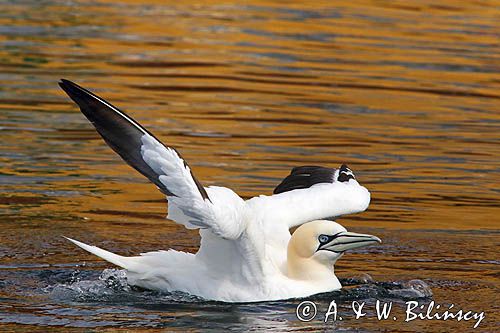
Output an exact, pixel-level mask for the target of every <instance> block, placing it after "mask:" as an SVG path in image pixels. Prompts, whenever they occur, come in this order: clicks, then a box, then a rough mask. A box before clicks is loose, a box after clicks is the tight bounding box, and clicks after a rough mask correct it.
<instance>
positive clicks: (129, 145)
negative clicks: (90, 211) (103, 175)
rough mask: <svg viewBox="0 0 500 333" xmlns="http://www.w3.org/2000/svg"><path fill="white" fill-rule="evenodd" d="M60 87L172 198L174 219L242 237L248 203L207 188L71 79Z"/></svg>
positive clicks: (176, 157) (170, 151)
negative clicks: (246, 204)
mask: <svg viewBox="0 0 500 333" xmlns="http://www.w3.org/2000/svg"><path fill="white" fill-rule="evenodd" d="M59 85H60V86H61V88H62V89H63V90H64V91H65V92H66V93H67V94H68V95H69V97H70V98H71V99H72V100H73V101H75V102H76V103H77V104H78V106H80V110H81V111H82V113H83V114H84V115H85V116H86V117H87V118H88V119H89V120H90V122H91V123H92V124H93V125H94V126H95V128H96V130H97V132H98V133H99V134H100V135H101V136H102V138H103V139H104V141H106V143H107V144H108V145H109V146H110V147H111V148H112V149H113V150H114V151H115V152H117V153H118V154H119V155H120V156H121V157H122V158H123V159H124V160H125V161H126V162H127V163H128V164H129V165H130V166H132V167H133V168H135V169H136V170H137V171H139V172H140V173H142V174H143V175H144V176H146V177H147V178H148V179H149V180H150V181H151V182H153V183H154V184H155V185H156V186H158V188H159V189H160V191H162V192H163V193H164V194H166V195H167V199H168V202H169V215H168V217H169V218H171V219H173V220H174V221H176V222H177V223H180V224H183V225H184V226H186V227H187V228H190V229H194V228H201V229H210V230H211V231H212V232H213V233H215V234H216V235H218V236H220V237H223V238H228V239H234V238H237V237H238V236H239V235H240V234H241V232H242V231H243V230H244V227H245V226H244V224H245V219H244V215H245V214H244V209H245V203H244V201H243V200H242V199H241V198H240V197H239V196H238V195H237V194H236V193H234V192H233V191H231V190H230V189H227V188H221V187H211V188H208V189H205V188H204V187H203V186H202V185H201V184H200V182H199V181H198V180H197V179H196V178H195V176H194V175H193V173H192V172H191V169H190V168H189V166H188V165H187V163H186V162H185V161H184V159H183V158H182V157H181V155H180V154H179V153H178V152H177V151H176V150H175V149H174V148H171V147H168V146H165V145H164V144H162V143H161V142H160V141H159V140H158V139H156V138H155V137H154V136H153V135H152V134H151V133H150V132H148V131H147V130H146V129H144V128H143V127H142V126H141V125H140V124H138V123H137V122H136V121H135V120H133V119H132V118H131V117H130V116H128V115H127V114H125V113H124V112H123V111H120V110H119V109H118V108H116V107H114V106H113V105H111V104H110V103H108V102H107V101H105V100H104V99H102V98H100V97H98V96H96V95H95V94H93V93H91V92H90V91H88V90H86V89H84V88H82V87H80V86H79V85H77V84H75V83H73V82H71V81H68V80H61V82H59ZM207 190H208V191H209V192H210V196H209V194H208V193H207Z"/></svg>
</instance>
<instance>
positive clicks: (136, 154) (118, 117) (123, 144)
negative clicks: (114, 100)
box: [59, 79, 210, 200]
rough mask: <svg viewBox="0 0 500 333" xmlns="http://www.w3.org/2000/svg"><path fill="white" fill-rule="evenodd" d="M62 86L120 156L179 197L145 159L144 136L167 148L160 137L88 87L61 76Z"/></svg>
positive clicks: (165, 191)
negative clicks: (143, 154) (142, 151)
mask: <svg viewBox="0 0 500 333" xmlns="http://www.w3.org/2000/svg"><path fill="white" fill-rule="evenodd" d="M59 86H60V87H61V88H62V89H63V90H64V91H65V92H66V93H67V94H68V96H69V97H70V98H71V99H72V100H73V101H74V102H75V103H76V104H78V106H79V107H80V110H81V112H82V113H83V114H84V115H85V117H87V119H88V120H89V121H90V122H91V123H92V124H93V125H94V127H95V128H96V130H97V132H98V133H99V134H100V135H101V136H102V138H103V139H104V141H105V142H106V143H107V144H108V145H109V146H110V147H111V148H112V149H113V150H114V151H115V152H116V153H118V155H120V156H121V157H122V158H123V160H124V161H125V162H127V163H128V164H129V165H130V166H132V167H133V168H134V169H136V170H137V171H139V172H140V173H142V174H143V175H144V176H146V177H147V178H148V179H149V180H150V181H151V182H153V183H154V184H155V185H156V186H157V187H158V188H159V189H160V191H161V192H163V193H164V194H166V195H168V196H175V193H173V192H172V191H171V190H169V189H168V188H167V186H166V185H165V184H163V183H162V182H161V181H160V178H159V177H160V176H161V174H158V173H157V172H155V170H153V169H152V168H151V166H149V165H148V164H147V163H146V162H145V161H144V159H143V156H142V154H141V147H142V145H143V142H142V140H141V139H142V137H143V136H144V135H149V136H151V137H152V138H153V139H154V140H156V141H157V142H158V143H160V144H161V145H163V146H164V147H165V145H164V144H163V143H161V141H160V140H158V139H157V138H155V137H154V135H153V134H151V133H150V132H149V131H148V130H146V129H145V128H144V127H142V126H141V125H140V124H139V123H137V122H136V121H135V120H134V119H132V118H131V117H130V116H128V115H127V114H126V113H125V112H123V111H121V110H119V109H118V108H116V107H115V106H113V105H112V104H110V103H108V102H107V101H105V100H104V99H102V98H101V97H99V96H97V95H95V94H93V93H92V92H90V91H88V90H87V89H85V88H83V87H80V86H79V85H77V84H76V83H73V82H71V81H69V80H65V79H61V81H60V82H59ZM170 149H173V150H174V151H175V152H176V153H177V155H178V156H179V158H180V159H182V160H183V162H184V165H185V166H187V163H186V161H185V160H184V159H183V158H182V156H181V155H180V154H179V152H178V151H177V150H175V149H174V148H170ZM189 170H190V174H191V177H192V179H193V181H194V183H195V184H196V187H197V188H198V191H199V192H200V194H201V196H202V198H203V199H208V200H210V198H209V197H208V194H207V192H206V191H205V189H204V188H203V186H202V185H201V183H200V182H199V181H198V180H197V179H196V177H195V176H194V175H193V173H192V171H191V169H189Z"/></svg>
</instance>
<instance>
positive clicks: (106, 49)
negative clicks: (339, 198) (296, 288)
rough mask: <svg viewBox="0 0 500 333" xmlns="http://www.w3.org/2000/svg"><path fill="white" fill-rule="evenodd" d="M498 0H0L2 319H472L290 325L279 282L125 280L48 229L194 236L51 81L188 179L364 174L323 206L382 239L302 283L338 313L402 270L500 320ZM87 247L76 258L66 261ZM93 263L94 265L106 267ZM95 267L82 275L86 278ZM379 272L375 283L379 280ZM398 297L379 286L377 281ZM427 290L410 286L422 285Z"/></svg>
mask: <svg viewBox="0 0 500 333" xmlns="http://www.w3.org/2000/svg"><path fill="white" fill-rule="evenodd" d="M498 8H499V6H498V2H495V1H476V2H463V3H462V2H455V1H441V2H439V4H436V3H435V2H433V1H418V2H417V3H411V4H410V3H405V2H388V1H387V2H386V1H379V2H365V1H359V2H358V1H356V2H352V1H349V2H345V3H337V2H335V3H333V2H331V1H325V2H321V1H320V2H317V1H316V2H314V6H312V3H310V2H294V3H293V4H286V3H282V2H270V1H252V2H250V3H247V4H246V5H241V4H238V3H237V2H234V3H231V2H228V3H225V4H216V3H215V2H211V1H207V2H203V3H197V2H191V1H183V2H177V3H175V4H174V3H172V4H165V2H164V1H150V2H145V1H144V2H138V1H120V2H118V1H117V2H112V1H93V2H86V1H85V2H84V1H81V2H79V1H23V2H17V1H3V2H1V3H0V129H1V133H2V145H1V149H0V184H1V191H0V214H1V215H0V226H1V228H0V240H1V241H0V328H1V330H7V331H8V330H11V331H22V330H32V331H46V330H47V327H49V326H50V327H51V329H54V330H61V331H68V330H73V329H74V330H82V329H92V328H93V329H95V330H96V331H103V330H110V331H111V330H114V329H116V328H126V329H128V330H141V329H146V328H157V329H167V330H169V331H175V330H178V331H183V332H184V331H186V330H188V329H189V330H190V331H205V330H207V329H208V328H213V329H214V331H221V330H222V329H225V330H236V331H240V330H255V331H259V330H264V329H267V330H271V331H272V330H274V331H277V332H281V331H310V330H323V329H333V328H335V329H336V330H339V331H352V330H359V331H378V330H398V331H428V332H431V331H456V330H461V331H469V330H472V325H473V324H472V323H471V322H460V323H459V322H456V321H447V322H438V321H412V322H409V323H404V322H403V320H402V319H400V320H398V321H381V322H379V321H377V320H376V318H375V317H374V315H373V313H372V314H370V315H369V316H368V317H367V318H364V319H359V320H354V319H353V317H352V316H347V315H346V318H345V320H343V321H342V322H337V323H335V324H333V323H331V322H330V323H327V324H324V323H323V322H322V321H321V319H320V318H318V320H313V321H311V322H307V323H302V322H300V321H299V320H297V318H296V317H295V307H296V306H297V305H298V304H299V303H300V301H298V300H292V301H287V302H269V303H259V304H253V305H251V304H240V305H230V304H220V303H211V302H209V303H207V302H202V301H199V300H196V299H192V298H190V297H187V296H186V295H176V294H174V295H169V294H167V295H164V294H155V293H151V292H147V291H140V290H129V289H128V287H127V286H126V285H124V283H123V280H122V279H121V278H120V272H118V271H106V272H105V273H103V270H104V269H105V268H110V266H109V265H107V264H106V263H104V262H102V261H101V260H98V259H96V258H95V257H93V256H91V255H89V254H87V253H84V252H83V251H81V250H79V249H77V248H75V247H74V246H73V245H72V244H70V243H68V242H67V241H65V240H64V239H63V238H62V237H61V236H62V235H66V236H70V237H73V238H76V239H79V240H82V241H84V242H88V243H92V244H96V245H100V246H102V247H105V248H107V249H109V250H111V251H116V252H118V253H120V254H125V255H131V254H136V253H139V252H147V251H150V250H156V249H168V248H175V249H178V250H183V251H196V248H197V244H198V238H199V237H198V235H197V233H196V232H193V231H187V230H185V229H184V228H183V227H181V226H177V225H175V224H174V223H172V222H170V221H166V220H165V218H164V217H165V215H166V204H165V202H164V199H163V197H162V195H161V193H160V192H159V191H157V190H156V189H155V187H154V186H153V185H151V184H149V183H148V182H147V180H145V179H143V178H142V176H141V175H139V174H137V173H136V172H135V171H134V170H133V169H131V168H130V167H128V166H127V165H126V164H124V163H123V162H122V161H121V160H120V158H119V157H118V156H117V155H115V154H114V153H113V152H112V151H111V150H110V149H109V148H108V147H107V146H106V145H105V144H104V143H103V141H102V140H101V139H100V138H99V136H98V135H97V134H96V132H95V131H94V129H93V127H92V126H91V125H90V124H88V122H87V120H86V119H85V118H84V117H83V116H82V115H81V114H80V112H78V110H77V107H76V106H75V105H73V104H72V103H71V102H70V101H69V99H68V98H67V97H66V96H65V95H64V93H63V92H62V91H61V90H60V89H59V88H58V86H57V80H58V79H59V78H61V77H64V78H67V79H70V80H74V81H76V82H78V83H80V84H81V85H83V86H85V87H88V88H89V89H92V90H94V91H95V92H97V93H98V94H100V95H102V96H103V97H105V98H106V99H108V100H110V101H111V102H112V103H114V104H115V105H117V106H119V107H121V108H122V109H124V110H126V111H127V112H129V113H130V114H131V115H132V116H133V117H135V118H136V119H137V120H138V121H140V122H141V123H142V124H143V125H145V126H146V127H147V128H148V129H150V130H151V131H152V132H153V133H155V134H156V135H157V136H158V137H159V138H160V139H161V140H163V141H164V142H165V143H167V144H169V145H172V146H174V147H176V148H177V149H179V150H180V151H181V152H182V154H183V156H184V157H185V158H186V159H187V160H188V161H189V162H190V165H191V167H192V168H193V169H194V171H195V173H196V174H197V176H198V178H199V179H200V180H202V182H203V183H204V184H205V185H214V184H217V185H222V186H229V187H231V188H232V189H234V190H235V191H237V192H238V193H239V194H240V195H241V196H243V197H245V198H248V197H252V196H255V195H258V194H261V193H264V194H270V193H271V192H272V189H273V188H274V187H275V186H276V185H277V184H278V183H279V182H280V180H281V179H282V178H283V177H285V176H286V175H287V174H288V172H289V170H290V169H291V168H292V167H294V166H298V165H310V164H313V165H314V164H316V165H325V166H331V167H337V166H339V165H340V164H342V163H347V164H348V165H349V166H350V167H351V168H352V169H353V170H354V171H355V173H356V175H357V177H358V179H359V180H360V182H361V183H362V184H363V185H365V186H367V187H368V188H369V189H370V191H371V192H372V203H371V205H370V208H369V209H368V211H366V212H364V213H362V214H357V215H353V216H346V217H343V218H341V219H340V220H339V222H340V223H342V224H343V225H345V226H346V227H347V228H348V229H351V230H353V231H357V232H367V233H372V234H375V235H377V236H379V237H380V238H382V239H383V241H384V243H383V244H382V245H380V246H375V247H370V248H366V249H362V250H360V251H356V252H353V253H350V254H348V255H346V256H345V257H344V258H342V260H341V261H339V262H338V265H337V266H336V267H337V274H338V276H340V277H341V278H342V279H344V281H345V282H349V281H350V280H349V279H350V278H353V277H357V276H361V275H362V274H369V275H370V276H371V277H373V280H374V281H375V283H361V282H359V281H358V282H359V283H354V284H353V285H352V286H351V289H352V290H351V289H349V288H348V289H346V290H345V291H342V292H338V293H333V294H331V295H326V296H324V297H323V296H321V297H319V299H317V300H316V301H317V302H318V304H319V305H320V306H321V307H322V308H324V307H325V306H326V305H328V303H329V302H330V300H332V299H335V300H337V302H339V304H341V306H342V309H343V311H347V307H348V306H349V305H350V302H352V301H353V300H356V299H358V300H364V301H366V302H367V303H368V304H373V303H374V302H375V301H376V299H382V300H386V301H390V300H393V301H394V302H396V303H397V304H398V306H399V308H401V306H402V305H403V304H404V302H405V300H406V298H405V297H406V296H408V295H406V294H405V295H406V296H405V295H403V296H405V297H402V296H401V295H394V294H390V292H391V291H392V292H394V290H399V289H404V288H405V284H407V283H408V281H411V280H413V279H420V280H422V281H424V282H425V283H426V284H428V285H429V287H430V288H431V289H432V293H433V296H432V299H434V300H435V301H436V302H437V303H440V304H451V303H454V304H455V306H456V307H459V308H463V309H465V310H475V311H485V312H486V319H485V321H484V322H483V323H481V325H480V328H479V329H482V330H484V331H494V330H495V327H497V326H496V325H498V322H499V317H498V313H499V308H498V292H499V264H500V261H499V258H498V248H499V242H498V239H499V230H500V228H499V219H498V214H499V209H498V202H499V189H498V188H499V184H500V177H499V171H500V158H499V153H500V148H499V147H500V145H499V143H500V142H499V141H500V140H499V134H498V133H500V124H499V122H500V116H499V104H500V94H499V91H500V89H499V88H500V80H499V75H498V74H499V65H498V64H499V63H500V57H499V52H498V51H499V29H498V18H499V17H500V11H499V9H498ZM84 263H85V264H84ZM103 274H104V275H103ZM99 277H101V278H99ZM377 288H378V289H377ZM396 294H397V292H396ZM425 302H427V303H428V301H425Z"/></svg>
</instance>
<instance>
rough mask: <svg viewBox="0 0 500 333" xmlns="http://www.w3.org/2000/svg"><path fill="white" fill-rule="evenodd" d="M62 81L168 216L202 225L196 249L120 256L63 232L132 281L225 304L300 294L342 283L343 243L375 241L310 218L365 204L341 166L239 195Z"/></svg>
mask: <svg viewBox="0 0 500 333" xmlns="http://www.w3.org/2000/svg"><path fill="white" fill-rule="evenodd" d="M59 85H60V86H61V88H62V89H63V90H64V91H65V92H66V93H67V94H68V95H69V96H70V97H71V99H73V100H74V101H75V102H76V103H77V104H78V105H79V106H80V109H81V111H82V113H83V114H84V115H85V116H86V117H87V118H88V119H89V120H90V122H91V123H92V124H93V125H94V126H95V128H96V129H97V131H98V132H99V134H101V136H102V137H103V139H104V140H105V141H106V143H107V144H108V145H109V146H110V147H111V148H112V149H113V150H114V151H115V152H117V153H118V154H119V155H120V156H121V157H122V158H123V159H124V160H125V161H126V162H127V163H128V164H130V165H131V166H132V167H134V168H135V169H136V170H138V171H139V172H141V173H142V174H143V175H145V176H146V177H147V178H149V179H150V180H151V181H152V182H153V183H154V184H155V185H157V186H158V188H159V189H160V191H162V192H163V193H164V194H165V195H166V196H167V200H168V216H167V217H168V218H169V219H171V220H173V221H175V222H176V223H179V224H182V225H184V226H185V227H186V228H188V229H199V232H200V235H201V242H200V248H199V250H198V252H197V253H196V254H192V253H186V252H179V251H174V250H168V251H156V252H148V253H143V254H141V255H139V256H134V257H123V256H119V255H117V254H114V253H111V252H108V251H105V250H103V249H100V248H98V247H95V246H90V245H86V244H83V243H81V242H78V241H76V240H72V239H70V240H71V241H72V242H73V243H75V244H76V245H78V246H80V247H82V248H83V249H85V250H87V251H89V252H91V253H93V254H95V255H97V256H99V257H101V258H103V259H105V260H107V261H109V262H111V263H113V264H115V265H117V266H120V267H122V268H124V269H125V270H126V271H127V281H128V283H130V284H131V285H136V286H140V287H143V288H147V289H152V290H160V291H174V290H177V291H183V292H187V293H190V294H193V295H197V296H201V297H203V298H205V299H210V300H219V301H228V302H250V301H264V300H276V299H286V298H294V297H305V296H309V295H312V294H316V293H320V292H327V291H332V290H336V289H339V288H341V285H340V283H339V281H338V279H337V278H336V277H335V275H334V272H333V264H334V263H335V261H336V260H337V259H338V258H339V257H340V256H341V255H342V253H343V252H344V251H345V250H347V249H351V248H356V247H360V246H365V245H368V244H372V243H374V242H379V241H380V240H379V239H378V238H377V237H375V236H370V235H362V234H354V233H349V232H347V231H346V230H345V228H343V227H342V226H341V225H339V224H337V223H335V222H333V221H325V220H322V221H314V220H320V219H327V218H328V219H331V218H334V217H337V216H341V215H345V214H350V213H356V212H361V211H364V210H365V209H366V208H367V207H368V204H369V202H370V193H369V192H368V190H367V189H366V188H365V187H363V186H361V185H359V183H358V182H357V181H356V179H355V177H354V174H353V173H352V171H351V170H350V169H349V168H348V167H347V166H345V165H342V166H341V167H340V168H339V169H332V168H325V167H317V166H304V167H297V168H294V169H293V170H292V172H291V174H290V175H289V176H287V177H286V178H285V179H284V180H283V181H282V182H281V184H280V185H278V187H276V189H275V190H274V194H273V195H271V196H264V195H262V196H259V197H254V198H251V199H249V200H246V201H245V200H243V199H242V198H240V197H239V196H238V195H237V194H236V193H235V192H233V191H232V190H230V189H228V188H225V187H217V186H210V187H206V188H205V187H203V186H202V185H201V184H200V182H199V181H198V180H197V179H196V178H195V177H194V175H193V173H192V172H191V169H190V168H189V166H188V165H187V163H186V162H185V161H184V159H183V158H182V157H181V156H180V154H179V153H178V152H177V151H176V150H175V149H174V148H171V147H168V146H165V145H163V144H162V143H161V142H160V141H159V140H158V139H156V138H155V137H154V136H153V135H152V134H151V133H149V132H148V131H147V130H146V129H144V128H143V127H142V126H140V125H139V124H138V123H137V122H135V121H134V120H133V119H132V118H130V117H129V116H128V115H126V114H125V113H124V112H122V111H120V110H118V109H117V108H116V107H114V106H112V105H111V104H110V103H108V102H106V101H105V100H103V99H102V98H100V97H98V96H96V95H94V94H92V93H91V92H89V91H87V90H86V89H84V88H82V87H80V86H78V85H76V84H75V83H73V82H70V81H67V80H61V82H60V83H59ZM310 221H314V222H310ZM307 222H309V223H307ZM296 226H300V227H299V228H298V229H297V230H296V231H295V233H294V235H293V236H291V235H290V232H289V229H290V228H292V227H296Z"/></svg>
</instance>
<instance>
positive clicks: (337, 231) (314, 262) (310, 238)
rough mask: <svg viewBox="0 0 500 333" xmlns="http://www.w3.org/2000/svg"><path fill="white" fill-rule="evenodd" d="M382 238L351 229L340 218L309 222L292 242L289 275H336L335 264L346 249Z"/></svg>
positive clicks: (316, 277)
mask: <svg viewBox="0 0 500 333" xmlns="http://www.w3.org/2000/svg"><path fill="white" fill-rule="evenodd" d="M381 242H382V241H381V240H380V238H378V237H376V236H372V235H366V234H357V233H354V232H348V231H347V230H346V228H344V227H343V226H341V225H340V224H338V223H336V222H332V221H326V220H318V221H312V222H308V223H305V224H303V225H301V226H300V227H299V228H297V230H295V232H294V233H293V235H292V238H291V239H290V241H289V243H288V257H287V275H288V277H289V278H292V279H297V280H309V281H318V280H323V279H332V278H334V279H336V277H335V275H334V271H333V265H334V264H335V262H336V261H337V259H339V258H340V257H341V256H342V255H343V254H344V252H345V251H347V250H351V249H356V248H359V247H363V246H367V245H371V244H374V243H381Z"/></svg>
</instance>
